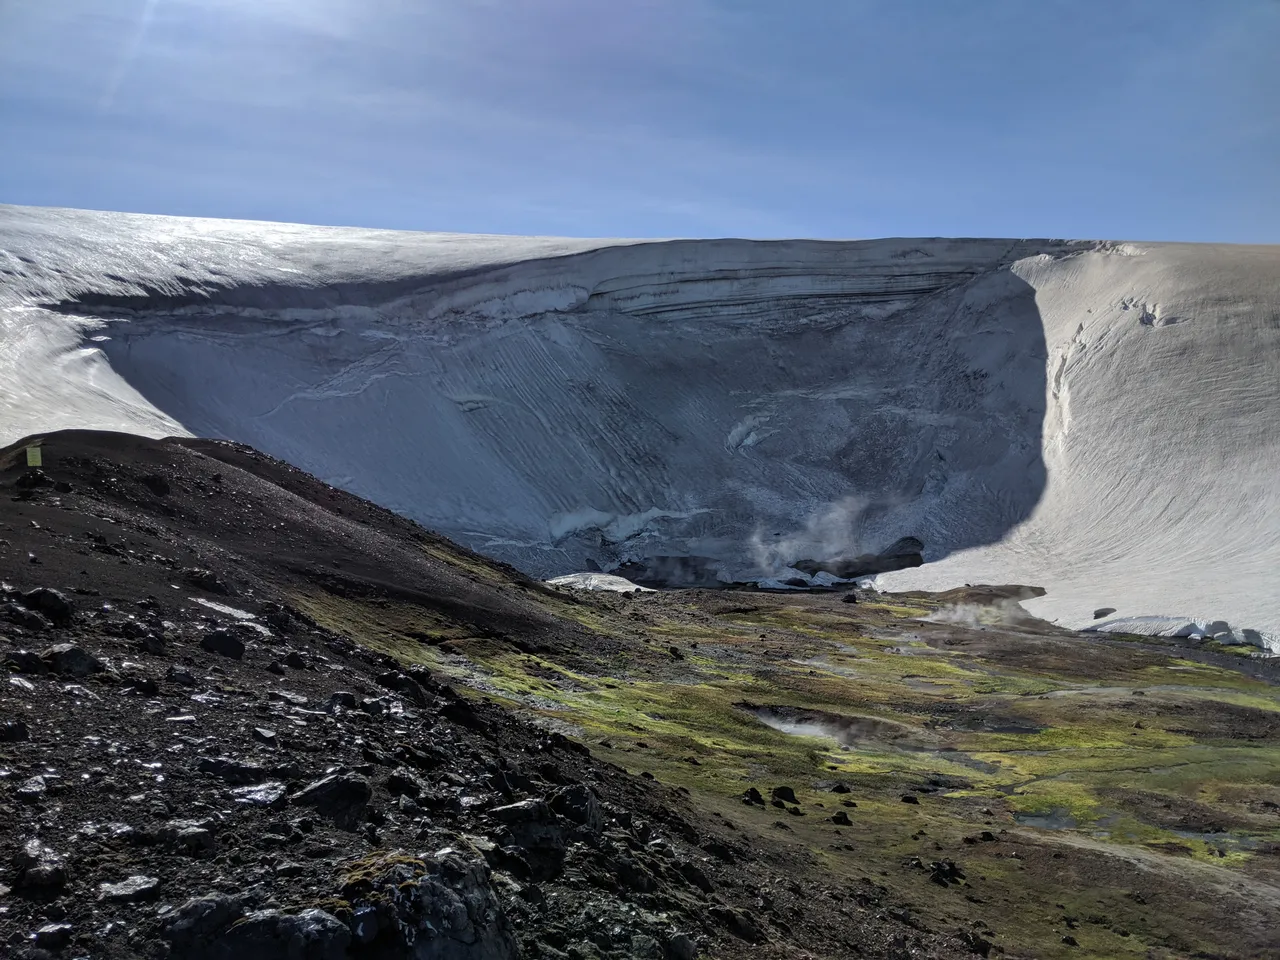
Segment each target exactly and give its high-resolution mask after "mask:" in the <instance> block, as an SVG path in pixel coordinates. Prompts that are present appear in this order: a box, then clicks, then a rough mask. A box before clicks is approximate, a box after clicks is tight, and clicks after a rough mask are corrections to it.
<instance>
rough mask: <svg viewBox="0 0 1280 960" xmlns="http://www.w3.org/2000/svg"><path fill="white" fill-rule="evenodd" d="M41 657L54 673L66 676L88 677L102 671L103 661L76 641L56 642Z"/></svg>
mask: <svg viewBox="0 0 1280 960" xmlns="http://www.w3.org/2000/svg"><path fill="white" fill-rule="evenodd" d="M40 659H41V660H43V661H44V663H45V666H47V667H48V668H49V669H50V670H52V671H53V672H54V673H57V674H61V675H62V676H64V677H81V678H82V677H87V676H90V675H91V674H95V673H101V672H102V670H103V665H102V661H101V660H99V659H98V658H97V657H95V656H93V655H92V654H90V653H87V652H85V651H84V650H82V649H81V648H80V647H77V646H76V645H75V644H74V643H56V644H54V645H53V646H52V647H49V648H48V649H47V650H44V651H42V652H41V654H40Z"/></svg>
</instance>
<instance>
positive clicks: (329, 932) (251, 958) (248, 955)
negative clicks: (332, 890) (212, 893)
mask: <svg viewBox="0 0 1280 960" xmlns="http://www.w3.org/2000/svg"><path fill="white" fill-rule="evenodd" d="M350 943H351V931H350V930H349V929H348V928H347V925H346V924H345V923H343V922H342V921H341V920H339V919H338V918H337V917H335V916H333V915H332V914H329V913H325V911H323V910H319V909H316V908H312V909H310V910H303V911H302V912H301V913H298V914H285V913H280V912H279V911H278V910H256V911H254V912H253V913H249V914H246V915H245V916H243V917H241V918H240V919H239V921H237V922H236V923H235V924H233V925H232V926H231V927H230V929H228V930H227V931H226V933H224V934H222V935H221V936H219V937H217V938H216V939H215V940H214V941H213V942H212V943H211V944H209V945H208V947H206V948H205V950H206V952H204V953H199V952H193V953H192V957H193V960H194V958H196V957H207V958H208V960H295V958H296V960H347V958H348V957H349V954H348V953H347V947H348V945H349V944H350Z"/></svg>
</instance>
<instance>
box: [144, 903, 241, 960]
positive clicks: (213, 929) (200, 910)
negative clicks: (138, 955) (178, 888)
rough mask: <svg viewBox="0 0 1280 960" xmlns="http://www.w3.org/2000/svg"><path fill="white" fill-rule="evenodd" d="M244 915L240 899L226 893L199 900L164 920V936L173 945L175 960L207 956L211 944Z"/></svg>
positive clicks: (184, 906)
mask: <svg viewBox="0 0 1280 960" xmlns="http://www.w3.org/2000/svg"><path fill="white" fill-rule="evenodd" d="M243 913H244V907H243V904H242V903H241V901H240V899H239V898H237V897H232V896H228V895H226V894H222V893H217V894H213V895H211V896H206V897H197V898H196V899H193V900H188V901H187V902H186V903H184V904H182V906H180V907H178V908H176V909H175V910H172V911H170V912H169V913H168V914H166V915H165V916H164V917H163V918H162V920H161V923H160V935H161V936H162V937H163V938H164V939H165V940H167V941H169V943H170V944H171V945H172V947H173V955H174V956H175V957H197V956H207V955H208V954H207V953H206V952H205V951H206V950H207V948H208V946H209V943H210V941H212V940H214V939H215V938H216V937H217V936H218V935H219V934H220V933H222V932H223V931H224V930H225V929H226V928H227V927H229V926H230V925H231V923H232V921H233V920H235V919H236V918H238V917H239V916H241V914H243Z"/></svg>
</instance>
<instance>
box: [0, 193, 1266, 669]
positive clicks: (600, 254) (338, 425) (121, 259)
mask: <svg viewBox="0 0 1280 960" xmlns="http://www.w3.org/2000/svg"><path fill="white" fill-rule="evenodd" d="M64 428H96V429H110V430H122V431H126V432H131V433H137V434H142V435H147V436H162V435H173V434H180V435H181V434H196V435H201V436H210V437H222V438H228V439H234V440H238V441H241V442H244V443H248V444H252V445H253V446H256V447H258V448H260V449H262V450H265V451H267V452H269V453H271V454H274V455H276V456H279V457H281V458H283V459H286V460H288V461H290V462H292V463H294V464H295V465H297V466H299V467H300V468H302V469H304V470H307V471H308V472H310V473H313V474H315V475H317V476H319V477H321V478H322V479H324V480H326V481H328V482H330V483H332V484H334V485H337V486H341V487H344V488H346V489H349V490H351V491H353V492H355V493H358V494H360V495H362V496H365V497H368V498H370V499H372V500H374V501H376V502H378V503H381V504H383V505H384V506H387V507H389V508H391V509H394V510H396V511H399V512H401V513H403V514H405V515H407V516H410V517H412V518H413V519H415V520H417V521H419V522H421V523H423V524H424V525H426V526H429V527H431V528H433V529H436V530H439V531H441V532H442V533H445V534H447V535H448V536H451V537H453V538H454V539H457V540H459V541H460V542H463V543H465V544H467V545H468V546H470V547H472V548H474V549H477V550H479V551H481V552H484V553H487V554H489V555H492V556H495V557H497V558H500V559H502V560H506V561H508V562H510V563H513V564H514V565H516V566H518V567H520V568H521V569H523V570H525V571H526V572H528V573H530V574H532V575H535V576H539V577H544V578H552V577H557V576H564V575H569V574H575V573H580V572H583V571H595V572H603V573H610V574H617V575H621V576H626V577H631V578H632V579H635V576H634V574H635V573H636V571H640V572H647V573H649V574H653V573H654V572H655V571H656V572H665V574H664V575H668V576H671V577H680V578H684V580H685V581H686V582H689V583H704V584H714V583H715V582H717V581H755V582H766V583H770V584H782V583H783V582H784V581H785V580H787V579H788V578H791V577H795V576H802V575H801V574H799V571H797V570H796V569H795V568H794V567H793V566H792V564H794V563H796V562H799V561H803V560H806V559H807V560H816V561H820V562H821V561H835V560H840V559H846V558H853V557H858V556H860V555H874V554H876V553H878V552H879V551H882V550H884V549H885V548H886V547H889V545H891V544H893V543H894V542H895V541H900V540H901V539H902V538H917V539H918V540H919V541H920V542H921V543H922V544H923V559H924V561H925V562H924V564H923V565H922V566H918V567H914V568H911V569H905V570H898V571H895V572H892V573H882V574H880V575H879V576H878V577H877V578H876V581H877V584H878V585H880V586H882V587H885V588H891V589H912V588H929V589H942V588H947V587H951V586H956V585H958V584H962V583H976V582H988V583H992V582H994V583H1005V582H1020V583H1032V584H1036V585H1039V586H1043V587H1044V588H1045V589H1046V590H1047V594H1046V595H1045V596H1044V597H1041V598H1038V599H1035V600H1030V601H1026V603H1025V606H1026V607H1027V608H1028V609H1029V610H1031V611H1032V612H1034V613H1036V614H1037V615H1039V616H1042V617H1046V618H1048V619H1052V620H1056V621H1058V622H1060V623H1062V624H1064V625H1066V626H1071V627H1077V628H1083V627H1087V626H1093V625H1095V624H1094V620H1093V611H1095V610H1096V609H1098V608H1115V610H1116V611H1117V613H1116V614H1115V618H1114V623H1117V624H1121V625H1125V624H1128V625H1132V624H1134V623H1145V624H1151V623H1156V622H1159V623H1165V622H1167V623H1168V624H1170V625H1176V626H1170V630H1173V631H1175V632H1176V630H1183V631H1184V632H1185V629H1184V628H1185V627H1186V625H1187V624H1188V623H1201V624H1209V623H1217V622H1222V623H1225V624H1229V625H1230V629H1231V630H1232V631H1234V632H1233V633H1232V634H1231V635H1233V636H1235V635H1238V636H1247V637H1249V638H1251V639H1256V641H1257V642H1258V643H1259V644H1260V645H1263V646H1270V647H1272V648H1273V649H1280V641H1277V639H1276V638H1277V637H1280V481H1278V480H1277V477H1280V247H1274V246H1271V247H1268V246H1231V245H1199V244H1176V243H1147V242H1112V241H1067V240H1053V239H1044V240H993V239H937V238H934V239H883V240H865V241H857V240H854V241H807V240H778V241H748V240H729V239H723V240H665V241H639V240H576V239H558V238H536V237H529V238H525V237H500V236H472V235H459V234H432V233H404V232H393V231H379V230H360V229H352V228H329V227H312V226H300V225H290V224H274V223H254V222H246V221H219V220H200V219H185V218H170V217H157V216H145V215H136V214H117V213H103V212H92V211H76V210H61V209H48V208H26V207H13V206H0V443H6V444H7V443H10V442H13V441H15V440H18V439H20V438H22V437H26V436H30V435H35V434H39V433H41V432H46V431H52V430H57V429H64ZM828 579H829V578H828ZM1161 618H1163V619H1161ZM1097 626H1099V628H1100V629H1106V628H1107V624H1106V623H1103V624H1100V625H1097ZM1116 629H1121V627H1116ZM1222 635H1223V636H1227V634H1226V633H1223V634H1222Z"/></svg>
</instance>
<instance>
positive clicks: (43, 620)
mask: <svg viewBox="0 0 1280 960" xmlns="http://www.w3.org/2000/svg"><path fill="white" fill-rule="evenodd" d="M0 619H3V620H6V621H8V622H9V623H12V624H13V625H14V626H15V627H22V628H23V629H24V630H32V631H35V632H37V633H38V632H39V631H41V630H50V629H52V628H53V623H52V621H50V620H49V618H48V617H46V616H45V615H44V614H43V613H40V612H38V611H36V610H28V609H27V608H26V607H24V606H21V605H20V604H17V603H4V604H0Z"/></svg>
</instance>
